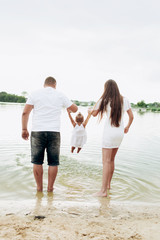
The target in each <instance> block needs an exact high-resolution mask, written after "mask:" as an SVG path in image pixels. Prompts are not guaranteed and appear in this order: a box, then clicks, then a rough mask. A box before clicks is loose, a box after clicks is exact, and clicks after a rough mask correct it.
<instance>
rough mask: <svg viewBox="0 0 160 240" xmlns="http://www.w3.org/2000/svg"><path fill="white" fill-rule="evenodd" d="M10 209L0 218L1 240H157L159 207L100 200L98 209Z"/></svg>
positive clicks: (41, 206) (72, 206) (71, 206)
mask: <svg viewBox="0 0 160 240" xmlns="http://www.w3.org/2000/svg"><path fill="white" fill-rule="evenodd" d="M58 206H59V207H58ZM11 209H12V206H10V209H9V210H8V211H6V212H5V213H3V214H1V216H0V239H4V240H5V239H6V240H7V239H16V240H18V239H27V240H31V239H40V240H43V239H46V240H52V239H53V240H54V239H55V240H62V239H67V240H81V239H95V240H98V239H99V240H103V239H110V240H111V239H114V240H125V239H129V240H131V239H139V240H140V239H143V240H151V239H152V240H159V239H160V237H159V236H160V222H159V219H160V207H159V206H155V205H153V206H149V205H143V204H142V205H138V204H137V205H131V203H130V204H117V203H114V204H113V203H112V204H110V203H109V202H108V200H106V199H100V204H99V206H92V205H90V204H84V205H83V204H79V205H78V204H77V205H75V204H74V203H72V202H71V203H70V204H68V203H67V204H66V205H63V204H58V203H57V206H56V205H54V204H51V202H50V203H47V204H41V203H40V202H38V203H36V205H35V206H34V208H29V207H27V205H26V206H25V204H24V206H23V209H22V208H21V209H20V208H19V210H18V209H17V210H16V211H11Z"/></svg>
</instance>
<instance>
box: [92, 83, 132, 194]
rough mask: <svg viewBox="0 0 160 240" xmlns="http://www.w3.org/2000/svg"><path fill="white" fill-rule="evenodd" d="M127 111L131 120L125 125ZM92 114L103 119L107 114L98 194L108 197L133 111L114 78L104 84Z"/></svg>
mask: <svg viewBox="0 0 160 240" xmlns="http://www.w3.org/2000/svg"><path fill="white" fill-rule="evenodd" d="M125 112H127V113H128V116H129V121H128V124H127V126H126V127H124V125H123V115H124V113H125ZM91 114H92V115H93V116H94V117H96V116H97V115H99V117H100V119H102V117H103V115H104V114H105V118H106V119H105V124H104V131H103V138H102V160H103V177H102V187H101V190H100V192H98V193H97V194H96V196H100V197H107V189H110V184H111V179H112V176H113V172H114V159H115V156H116V153H117V151H118V148H119V146H120V144H121V142H122V139H123V136H124V133H127V132H128V130H129V128H130V126H131V124H132V121H133V113H132V110H131V106H130V103H129V101H128V100H127V99H126V98H125V97H123V96H122V95H121V94H120V92H119V89H118V86H117V83H116V82H115V81H114V80H108V81H107V82H106V83H105V85H104V92H103V94H102V96H101V98H100V100H99V101H98V102H97V104H96V106H95V108H94V109H93V110H92V112H91Z"/></svg>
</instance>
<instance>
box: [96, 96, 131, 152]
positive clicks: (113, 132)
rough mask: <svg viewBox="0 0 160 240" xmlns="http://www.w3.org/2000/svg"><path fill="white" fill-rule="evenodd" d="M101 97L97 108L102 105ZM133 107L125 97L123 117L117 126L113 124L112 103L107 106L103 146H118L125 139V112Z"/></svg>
mask: <svg viewBox="0 0 160 240" xmlns="http://www.w3.org/2000/svg"><path fill="white" fill-rule="evenodd" d="M100 103H101V99H100V100H99V101H98V103H97V105H96V108H95V110H97V109H98V108H99V106H100ZM130 108H131V105H130V103H129V101H128V99H127V98H125V97H123V108H122V117H121V122H120V126H119V127H115V126H113V125H111V119H110V114H111V107H110V103H109V104H108V106H107V112H106V115H105V116H104V117H105V123H104V130H103V136H102V148H118V147H119V146H120V144H121V142H122V140H123V137H124V123H123V118H124V113H125V112H126V111H128V110H129V109H130Z"/></svg>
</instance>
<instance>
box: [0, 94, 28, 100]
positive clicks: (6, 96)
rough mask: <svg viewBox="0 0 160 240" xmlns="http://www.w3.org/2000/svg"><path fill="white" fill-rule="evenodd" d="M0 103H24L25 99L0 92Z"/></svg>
mask: <svg viewBox="0 0 160 240" xmlns="http://www.w3.org/2000/svg"><path fill="white" fill-rule="evenodd" d="M0 102H15V103H25V102H26V98H25V97H23V96H17V95H15V94H9V93H6V92H0Z"/></svg>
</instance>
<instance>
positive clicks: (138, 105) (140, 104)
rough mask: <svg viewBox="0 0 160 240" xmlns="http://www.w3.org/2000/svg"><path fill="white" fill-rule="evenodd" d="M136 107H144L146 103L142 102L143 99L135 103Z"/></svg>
mask: <svg viewBox="0 0 160 240" xmlns="http://www.w3.org/2000/svg"><path fill="white" fill-rule="evenodd" d="M137 107H141V108H146V107H147V104H146V103H145V102H144V100H142V101H140V102H138V103H137Z"/></svg>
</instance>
